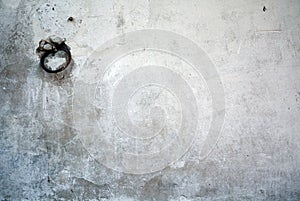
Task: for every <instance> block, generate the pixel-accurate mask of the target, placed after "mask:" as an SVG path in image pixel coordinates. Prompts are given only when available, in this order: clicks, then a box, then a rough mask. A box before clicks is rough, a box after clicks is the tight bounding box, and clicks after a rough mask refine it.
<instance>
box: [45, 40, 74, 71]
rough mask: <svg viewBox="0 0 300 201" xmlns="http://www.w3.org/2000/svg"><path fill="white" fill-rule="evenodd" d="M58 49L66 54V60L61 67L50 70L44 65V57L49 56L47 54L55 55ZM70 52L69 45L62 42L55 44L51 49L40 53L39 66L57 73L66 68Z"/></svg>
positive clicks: (69, 60)
mask: <svg viewBox="0 0 300 201" xmlns="http://www.w3.org/2000/svg"><path fill="white" fill-rule="evenodd" d="M58 51H63V52H65V53H66V54H67V58H66V62H65V63H64V65H62V67H60V68H58V69H55V70H52V69H49V68H47V67H46V65H45V59H46V58H47V57H48V56H49V55H55V54H56V53H57V52H58ZM71 58H72V57H71V52H70V49H69V47H68V46H67V45H66V44H65V43H64V42H63V43H61V44H55V49H53V50H47V51H45V53H44V54H43V55H42V57H41V62H40V64H41V67H42V68H43V69H44V70H45V71H46V72H48V73H58V72H60V71H63V70H64V69H66V68H67V67H68V65H69V64H70V62H71Z"/></svg>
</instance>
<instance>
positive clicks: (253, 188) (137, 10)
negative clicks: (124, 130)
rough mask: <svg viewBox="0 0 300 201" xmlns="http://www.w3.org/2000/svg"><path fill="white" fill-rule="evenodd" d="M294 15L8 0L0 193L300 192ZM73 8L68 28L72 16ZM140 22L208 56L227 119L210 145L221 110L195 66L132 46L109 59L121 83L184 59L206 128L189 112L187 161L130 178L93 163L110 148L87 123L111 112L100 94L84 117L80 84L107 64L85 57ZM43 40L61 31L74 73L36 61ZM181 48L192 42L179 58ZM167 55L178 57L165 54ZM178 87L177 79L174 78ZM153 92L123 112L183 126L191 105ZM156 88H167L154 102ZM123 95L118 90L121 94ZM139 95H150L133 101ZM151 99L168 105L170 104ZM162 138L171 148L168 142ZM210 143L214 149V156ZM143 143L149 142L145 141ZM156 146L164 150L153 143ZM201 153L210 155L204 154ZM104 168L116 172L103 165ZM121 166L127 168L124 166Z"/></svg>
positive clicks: (216, 0)
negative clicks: (192, 132) (194, 127)
mask: <svg viewBox="0 0 300 201" xmlns="http://www.w3.org/2000/svg"><path fill="white" fill-rule="evenodd" d="M264 6H265V7H266V10H265V11H263V7H264ZM299 14H300V2H299V1H298V0H276V1H271V0H260V1H258V0H253V1H243V0H229V1H221V0H210V1H198V0H191V1H179V0H178V1H177V0H175V1H171V0H170V1H169V0H160V1H157V0H146V1H144V0H142V1H140V0H136V1H135V0H134V1H122V0H119V1H109V0H107V1H106V0H105V1H58V0H54V1H45V0H42V1H33V0H28V1H22V0H1V1H0V33H1V34H0V36H1V38H0V47H1V48H0V56H1V57H0V117H1V118H0V144H1V145H0V153H1V154H0V199H1V200H300V168H299V167H300V150H299V144H300V35H299V33H300V21H299V17H300V16H299ZM70 16H72V17H74V21H73V22H70V21H67V19H68V18H69V17H70ZM144 29H156V30H165V31H170V32H173V33H176V34H179V35H181V36H184V37H186V38H188V39H189V40H191V41H194V43H196V44H197V45H198V46H199V47H200V48H201V49H202V50H203V51H204V52H205V53H204V52H202V53H203V55H205V58H208V60H210V61H211V62H212V66H213V67H214V68H215V69H216V70H217V72H218V75H219V77H220V79H221V81H222V86H223V87H224V94H225V95H224V99H225V103H226V104H225V110H223V111H225V119H224V124H222V125H223V127H222V131H221V132H220V133H219V134H220V135H219V137H218V141H217V143H216V145H215V143H213V142H208V141H203V139H202V134H201V135H200V133H202V132H203V135H204V136H206V135H205V133H206V132H208V130H209V125H210V124H209V123H210V121H211V118H212V117H211V115H212V113H211V112H212V110H213V109H212V100H211V99H212V98H211V97H210V95H209V92H210V93H213V92H214V91H211V90H209V89H207V85H205V82H203V81H205V79H202V78H201V76H200V77H199V76H198V77H197V73H196V72H194V71H192V70H191V72H190V74H189V75H190V77H189V76H188V75H186V72H187V70H186V69H189V68H188V67H186V66H185V65H186V64H185V63H184V62H182V60H181V59H178V58H173V57H172V56H170V55H168V54H166V53H165V52H160V53H153V52H151V51H150V50H147V49H146V50H145V51H144V53H141V55H140V53H136V55H138V56H136V55H135V54H133V55H130V58H129V59H127V60H126V59H125V60H121V61H120V62H119V63H116V64H114V67H111V69H112V70H111V71H109V72H108V74H106V77H105V80H108V81H107V83H110V82H112V83H114V82H113V81H114V79H115V80H117V79H121V78H120V77H122V76H124V74H125V73H126V69H131V66H133V65H138V64H143V63H145V64H147V65H150V64H151V65H152V64H157V65H158V64H159V65H162V64H164V65H165V66H167V67H169V68H170V69H172V68H173V67H174V68H176V66H179V67H178V68H177V69H176V70H177V71H178V72H179V74H180V76H181V77H182V78H186V79H187V80H188V82H189V84H190V85H189V86H190V87H191V89H192V91H193V92H194V94H195V98H196V99H197V104H198V106H199V109H200V110H199V115H203V118H200V117H199V119H198V121H199V122H198V121H197V119H196V120H195V119H194V118H193V116H189V117H190V118H189V119H188V122H198V123H199V125H200V128H198V129H199V130H198V132H196V137H195V139H193V142H194V143H193V144H192V146H191V147H188V148H189V149H188V150H187V151H186V152H184V154H183V156H182V157H179V159H178V160H176V161H175V162H174V163H172V164H170V165H167V166H166V167H165V166H164V167H165V168H163V169H160V170H158V171H154V172H153V171H151V170H155V167H156V165H157V164H161V163H163V162H161V161H154V162H153V164H154V167H151V168H149V169H144V170H143V172H144V173H145V174H134V173H139V172H138V171H139V170H140V169H138V168H137V169H126V167H123V166H121V168H120V166H118V165H119V164H114V163H109V162H110V161H105V160H103V161H102V160H101V157H102V158H103V157H108V158H109V154H108V156H103V155H101V153H99V158H97V157H98V155H97V151H99V150H100V151H101V150H103V147H104V149H106V148H107V147H106V145H105V144H104V143H103V144H102V143H101V141H99V139H98V135H97V134H98V133H97V132H94V130H91V132H90V133H92V135H89V134H90V133H89V132H86V133H85V132H83V131H86V130H87V128H90V127H89V126H90V125H88V122H93V121H94V120H95V119H97V120H99V119H100V120H99V121H102V119H105V117H106V116H105V113H104V112H102V113H101V111H106V109H107V108H105V107H106V105H105V104H106V103H105V100H106V99H100V102H99V103H98V102H97V103H98V104H100V105H101V104H102V103H103V104H104V106H103V105H102V106H103V108H101V107H99V108H100V109H99V108H98V109H99V111H100V112H98V110H95V111H96V112H95V111H94V110H93V111H86V110H85V108H86V107H87V108H88V106H89V105H86V104H89V103H87V102H88V101H89V100H90V101H91V102H93V103H94V102H95V100H94V99H95V97H90V96H84V94H85V90H86V91H87V92H86V94H89V91H88V89H89V87H91V86H93V85H92V84H91V83H89V81H91V82H92V81H97V80H95V79H96V78H95V77H93V74H97V73H100V72H101V67H102V66H101V65H100V66H97V67H99V69H100V70H99V69H97V68H94V67H95V66H93V65H92V64H93V63H92V62H90V61H94V60H93V59H96V58H98V57H99V58H101V59H102V57H104V56H103V55H105V54H106V52H105V50H103V49H101V48H100V50H103V52H101V51H100V52H99V47H100V46H101V45H102V44H104V43H105V42H106V41H108V40H110V39H112V38H115V37H117V36H120V38H119V39H120V41H121V42H120V43H116V44H115V46H116V47H117V46H120V47H122V45H124V44H126V43H128V40H127V39H128V38H127V35H126V33H129V32H134V31H137V30H144ZM147 33H152V32H151V31H150V32H147ZM49 35H58V36H61V37H65V38H66V39H67V43H68V45H69V46H71V48H72V54H73V60H74V61H73V63H72V65H71V67H70V68H69V70H68V71H67V72H64V73H60V74H58V75H49V74H47V73H45V72H44V71H43V70H41V69H40V68H39V59H38V58H37V56H36V54H35V49H36V47H37V45H38V41H39V40H40V39H42V38H46V37H48V36H49ZM168 36H173V35H172V34H170V35H168ZM122 37H123V38H122ZM145 37H146V36H145ZM174 37H175V36H174ZM136 39H137V41H142V40H143V37H142V35H138V37H137V38H136ZM122 40H124V41H122ZM166 40H167V37H166ZM174 41H175V42H176V40H174ZM131 42H132V44H134V45H138V42H136V41H134V40H133V41H131ZM176 44H177V43H176ZM176 44H175V45H176ZM178 44H180V42H179V43H178ZM150 45H153V44H152V43H151V44H150ZM155 45H159V43H157V44H156V43H155ZM172 45H174V44H172ZM172 45H170V47H171V46H172ZM172 47H173V46H172ZM187 47H188V48H189V47H191V46H187ZM180 48H181V46H180V45H179V49H180ZM107 51H109V50H107ZM185 52H188V49H187V50H186V51H182V52H181V53H182V54H185ZM203 55H202V56H203ZM90 58H93V59H92V60H91V59H90ZM201 58H202V57H201ZM205 58H204V57H203V58H202V59H203V60H201V61H204V60H205ZM168 59H169V60H171V61H170V62H169V63H168V62H165V60H168ZM99 62H100V64H101V61H99ZM128 66H129V67H128ZM122 67H124V68H122ZM125 67H126V68H125ZM124 69H125V70H124ZM153 69H155V68H152V70H153ZM131 70H132V69H131ZM82 72H86V74H84V75H83V74H82ZM159 72H160V73H161V72H162V71H159ZM89 73H90V74H89ZM122 73H123V74H122ZM149 73H150V72H149ZM152 73H156V72H154V71H153V72H152ZM82 76H83V77H84V76H87V77H84V78H88V79H87V80H86V81H85V83H84V84H86V85H84V84H82V82H83V81H82V79H83V77H82ZM185 76H186V77H185ZM137 78H138V77H137ZM171 78H172V79H173V78H174V77H171ZM171 78H170V79H171ZM204 78H205V76H204ZM93 79H94V80H93ZM145 79H147V78H145ZM111 80H112V81H111ZM201 80H202V81H201ZM129 81H130V80H129ZM129 81H128V82H129ZM174 85H175V86H178V87H179V88H180V86H181V85H179V84H178V83H177V82H174ZM84 86H87V88H84ZM112 86H114V85H113V84H112ZM155 86H156V85H153V86H151V87H152V88H151V87H149V88H148V89H147V90H148V92H149V91H150V92H149V93H148V92H147V90H144V91H142V92H140V94H139V92H137V95H135V96H133V97H132V100H133V101H131V102H129V103H128V104H129V107H131V108H133V110H132V111H133V112H132V111H131V110H130V111H129V114H128V115H129V117H130V118H131V120H132V121H133V123H137V125H138V126H141V127H144V128H148V127H147V125H148V124H147V123H149V121H150V124H151V122H152V124H153V125H152V126H154V128H156V127H155V126H156V125H159V126H162V125H161V124H160V122H161V120H163V119H164V117H165V119H166V122H168V121H169V120H170V122H171V123H170V124H167V123H166V124H164V125H165V128H170V130H171V128H173V127H174V128H175V127H176V126H178V125H180V118H178V115H177V112H178V111H179V110H180V109H183V110H184V109H185V108H184V107H183V106H182V105H183V102H181V101H180V100H181V99H176V98H174V97H175V96H173V95H174V94H173V93H171V92H168V90H161V89H158V88H155ZM157 86H158V85H157ZM157 86H156V87H157ZM158 87H159V86H158ZM96 89H97V87H96ZM112 90H114V89H113V88H112ZM175 90H176V87H175ZM197 90H198V91H197ZM110 92H112V91H109V90H108V92H107V93H108V95H107V98H108V97H110V96H109V94H110ZM184 92H186V91H184ZM143 93H144V94H143ZM96 94H97V93H96ZM155 94H162V95H161V96H160V98H157V99H155V100H153V95H155ZM125 95H126V94H125ZM175 95H176V94H175ZM147 96H148V98H147ZM74 97H75V100H74ZM80 97H82V98H80ZM123 97H124V96H119V98H120V100H121V99H122V98H123ZM141 97H144V99H142V98H141ZM76 98H79V99H76ZM96 99H97V97H96ZM134 100H135V101H136V102H134ZM178 100H179V101H178ZM81 101H82V102H81ZM84 101H87V102H84ZM101 101H102V102H101ZM103 101H104V102H103ZM141 101H144V102H143V104H144V103H145V102H146V103H145V104H144V105H142V106H141V105H139V104H137V103H138V102H141ZM168 101H169V102H168ZM154 102H155V104H156V105H155V104H153V103H154ZM130 104H131V105H130ZM147 104H148V105H147ZM192 104H193V103H191V105H192ZM145 105H146V106H147V107H146V109H145ZM149 105H150V106H149ZM153 105H155V108H154V109H153V107H154V106H153ZM169 106H170V107H169ZM201 106H202V107H201ZM107 107H108V106H107ZM149 107H150V109H151V115H150V116H151V118H150V120H149V119H147V118H146V119H144V118H143V117H144V116H143V114H142V116H139V115H140V113H139V111H143V110H147V108H148V109H149ZM156 107H159V108H163V112H162V110H161V109H157V108H156ZM135 109H136V110H135ZM152 109H153V110H152ZM74 111H75V112H74ZM78 111H79V112H83V113H82V114H78ZM85 112H86V113H85ZM89 112H90V113H89ZM108 112H110V111H108ZM131 112H132V113H131ZM134 112H136V113H134ZM152 112H153V113H152ZM178 114H179V113H178ZM181 114H182V113H181ZM82 115H83V116H82ZM95 115H96V116H95ZM97 115H99V116H97ZM179 116H180V115H179ZM82 117H83V120H82V119H81V118H82ZM84 117H87V119H84ZM151 120H152V121H151ZM155 120H157V121H155ZM107 122H110V121H107ZM107 122H106V123H107ZM155 122H156V124H155ZM178 122H179V123H178ZM102 123H103V122H102ZM104 123H105V121H104ZM146 124H147V125H146ZM99 125H100V126H98V127H97V129H103V130H105V131H106V132H107V133H108V134H110V132H112V131H113V129H112V128H113V126H114V125H110V124H109V123H108V124H101V122H100V124H99ZM188 125H190V124H188ZM125 126H126V125H125ZM92 129H95V128H92ZM110 129H111V130H110ZM175 131H177V130H175ZM200 131H201V132H200ZM103 132H104V131H103ZM103 132H102V133H103ZM99 133H100V131H99ZM140 133H142V134H144V133H143V132H140ZM140 133H137V134H140ZM129 134H130V133H129ZM166 134H169V133H168V132H166ZM179 134H182V136H185V135H189V133H188V132H187V133H185V132H182V133H179ZM86 136H91V138H90V139H88V137H86ZM114 137H115V138H113V140H114V142H115V143H119V144H121V145H122V146H124V147H122V148H123V149H124V150H125V151H126V150H131V148H132V146H131V145H132V144H130V143H131V142H130V140H128V137H127V138H125V137H124V136H123V137H122V136H118V135H117V134H116V135H115V136H114ZM101 139H102V138H101ZM101 139H100V140H101ZM166 139H167V140H171V138H167V137H166ZM188 139H189V138H188ZM214 140H216V139H212V141H214ZM93 141H94V142H95V143H96V145H97V146H99V150H98V149H97V147H95V144H93V145H91V146H87V144H88V143H91V142H93ZM147 142H148V141H147V140H146V142H145V144H147ZM156 142H157V143H161V144H160V145H161V146H164V145H165V144H168V141H163V139H161V141H160V140H157V141H156ZM182 143H184V142H182ZM207 143H209V145H215V146H213V149H212V151H211V152H210V149H209V148H210V146H207ZM205 145H206V147H205ZM149 147H150V148H149ZM179 147H180V146H179ZM203 147H204V148H205V149H203ZM135 148H136V149H135V151H145V150H147V151H150V150H151V146H150V145H149V144H147V146H146V145H145V146H141V147H138V146H136V147H135ZM154 148H156V149H157V150H159V146H156V147H154ZM148 149H149V150H148ZM178 150H179V149H178ZM208 150H209V151H208ZM119 151H120V150H116V153H119ZM205 152H210V153H209V154H208V155H205V157H203V155H202V153H205ZM100 156H101V157H100ZM170 156H173V155H172V153H170V154H169V155H162V158H163V159H164V161H165V160H168V158H169V157H170ZM97 159H98V160H97ZM104 159H107V158H104ZM119 159H120V158H112V159H111V161H114V162H118V161H119ZM175 159H177V158H175ZM120 160H122V159H120ZM124 160H125V159H124ZM150 161H151V160H150ZM127 162H130V161H128V160H127ZM132 163H134V161H132ZM142 163H143V161H142V162H141V164H142ZM145 164H147V163H146V162H145ZM110 165H111V166H113V167H111V168H108V167H107V166H109V167H110ZM125 166H126V164H125ZM122 167H123V169H122ZM143 167H144V166H143ZM113 169H117V170H118V171H115V170H113ZM126 170H129V171H128V172H130V174H129V173H124V171H125V172H126ZM134 171H137V172H134Z"/></svg>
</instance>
